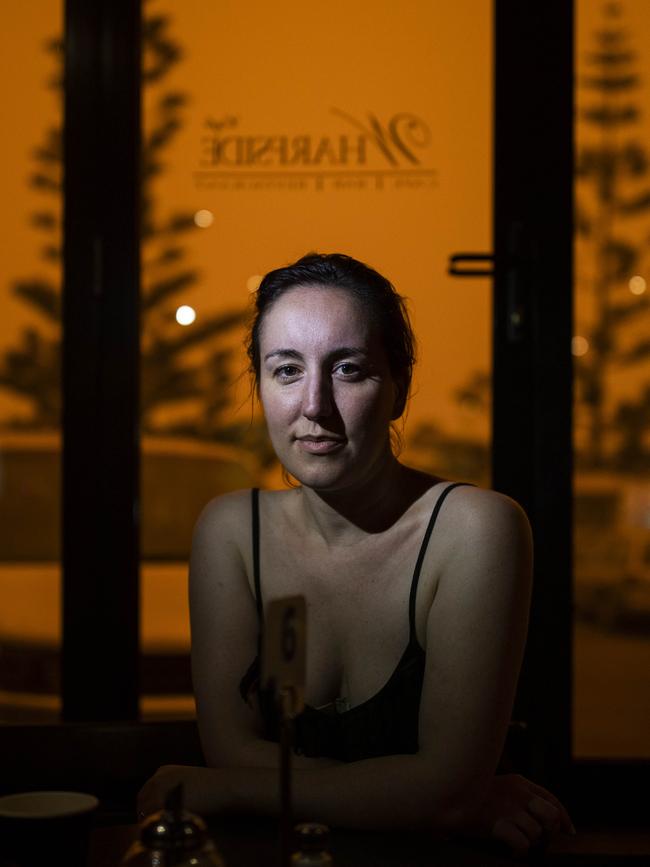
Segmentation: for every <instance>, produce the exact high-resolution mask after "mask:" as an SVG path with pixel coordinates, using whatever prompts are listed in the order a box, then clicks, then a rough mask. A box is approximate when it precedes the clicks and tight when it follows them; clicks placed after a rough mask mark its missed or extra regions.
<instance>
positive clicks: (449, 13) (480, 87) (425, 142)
mask: <svg viewBox="0 0 650 867" xmlns="http://www.w3.org/2000/svg"><path fill="white" fill-rule="evenodd" d="M491 5H492V4H491V3H490V2H488V0H485V2H479V3H477V2H476V0H461V2H458V3H454V4H452V5H451V6H450V5H449V4H432V3H429V2H424V0H418V2H411V3H408V4H406V5H405V6H404V5H402V6H398V5H397V4H395V3H393V2H387V0H386V2H378V3H375V4H373V7H372V14H369V7H368V5H367V4H354V3H352V4H350V3H347V2H346V3H344V2H342V0H336V2H334V3H330V4H329V5H328V10H327V13H328V14H327V15H326V16H324V15H323V13H322V9H321V7H320V6H318V4H304V3H298V2H296V0H282V2H279V3H273V4H268V3H263V2H261V0H260V2H254V3H248V4H244V5H242V4H205V3H201V2H185V3H172V2H166V3H162V2H161V3H159V4H156V6H155V7H152V9H151V10H149V9H148V7H146V10H147V11H146V13H145V14H146V15H148V16H149V15H150V16H151V17H149V18H148V20H147V24H146V27H145V30H146V32H147V34H148V40H149V42H148V52H147V58H148V59H147V64H146V70H148V71H149V80H148V83H147V84H146V85H145V96H144V128H145V138H146V141H147V143H148V146H147V150H146V151H145V153H146V155H147V167H148V169H149V173H148V174H147V176H146V181H145V201H146V204H147V209H146V214H145V241H144V246H143V265H144V268H143V271H144V296H145V302H144V304H145V314H144V319H143V326H142V327H143V331H142V345H143V353H144V372H143V394H144V396H145V405H144V415H143V440H142V448H143V462H144V470H143V472H144V489H143V490H144V493H143V545H144V550H143V557H144V563H143V576H144V578H143V587H144V593H143V600H144V605H143V607H144V612H143V647H144V664H145V669H146V670H147V671H149V676H150V678H151V680H150V681H149V683H148V685H146V691H147V692H148V693H149V695H152V694H154V693H155V691H156V689H158V690H159V693H158V694H159V695H160V692H161V691H162V688H163V686H165V677H164V676H163V675H161V676H158V675H156V674H155V670H156V668H157V669H158V671H163V670H164V668H163V666H164V665H166V664H168V665H170V668H169V671H172V670H173V671H176V672H178V673H180V674H182V666H181V665H180V663H179V665H178V666H175V667H174V668H172V667H171V661H172V660H175V661H176V662H177V663H178V662H179V659H180V657H181V655H184V654H186V653H187V649H188V642H189V636H188V626H187V606H186V602H185V594H186V586H185V582H186V561H187V554H188V550H189V544H190V528H191V525H192V524H193V522H194V520H195V519H196V517H197V515H198V512H199V510H200V509H201V507H202V506H203V505H204V504H205V503H206V502H207V501H208V500H209V499H210V498H211V497H212V496H214V495H215V494H217V493H219V492H221V491H226V490H229V489H232V488H237V487H250V486H251V485H253V484H256V485H261V486H274V485H282V479H281V474H280V471H279V468H278V466H277V464H276V463H275V461H274V459H273V455H272V453H271V452H270V449H269V445H268V442H267V440H266V436H265V433H264V429H263V425H262V421H261V418H260V414H259V410H258V408H257V406H255V405H253V404H252V403H251V400H250V383H249V381H248V378H247V375H246V372H245V371H246V358H245V355H244V353H243V350H242V342H243V338H244V333H245V332H244V325H245V320H246V314H247V310H248V306H249V301H250V293H251V291H254V289H255V288H256V286H257V283H258V281H259V279H260V275H262V274H264V273H265V272H266V271H268V270H269V269H271V268H273V267H277V266H279V265H281V264H285V263H288V262H290V261H293V260H295V259H297V258H298V257H299V256H301V255H302V254H304V253H306V252H308V251H310V250H318V251H321V252H333V251H339V252H344V253H348V254H350V255H353V256H355V257H357V258H359V259H361V260H363V261H366V262H368V263H369V264H370V265H372V266H374V267H375V268H377V269H378V270H379V271H381V272H383V273H385V274H386V275H387V276H388V277H389V278H390V279H391V280H392V281H393V282H394V284H395V285H396V287H397V289H398V290H399V291H400V292H401V293H403V294H405V295H406V296H408V298H409V299H410V306H411V311H412V314H413V320H414V325H415V329H416V333H417V334H418V336H419V341H420V364H419V367H418V370H417V372H416V377H415V384H414V395H413V399H412V401H411V405H410V409H409V415H408V423H407V425H406V428H405V434H404V441H405V451H404V457H405V459H406V461H407V462H409V463H412V464H415V465H417V466H420V467H423V468H426V469H429V470H432V471H434V472H438V473H440V474H442V475H445V476H448V477H450V478H459V479H466V480H471V481H475V482H479V483H484V484H485V483H489V478H488V475H489V471H488V465H489V442H488V437H489V433H488V432H489V426H490V418H489V404H490V351H491V347H490V283H489V281H488V280H487V279H485V278H479V279H472V280H468V281H466V282H463V281H460V280H453V279H452V278H450V277H449V276H447V261H448V257H449V255H450V254H451V253H454V252H458V251H464V250H470V251H480V252H484V251H489V249H490V246H491V81H492V70H491V62H492V61H491V54H490V52H491V11H492V10H491ZM154 9H155V11H154ZM342 21H345V26H344V27H341V22H342ZM468 21H471V22H472V26H471V27H468V26H467V23H468ZM306 34H308V37H307V36H306ZM154 73H155V74H154ZM185 308H191V310H188V309H185ZM183 316H187V318H186V319H183ZM194 316H195V318H193V317H194ZM156 654H159V660H158V665H157V666H156ZM154 681H156V683H157V686H156V687H155V688H154ZM185 682H186V683H187V680H186V681H185ZM180 685H182V681H179V682H177V683H176V684H175V685H174V684H172V683H171V678H170V681H169V682H167V684H166V686H167V690H168V692H173V691H175V690H176V689H177V687H178V686H180ZM188 688H189V686H188ZM156 701H157V703H156V705H155V712H158V711H159V710H160V709H161V707H162V708H163V710H164V699H163V698H159V699H157V700H156ZM151 702H152V699H151V698H147V699H145V711H146V712H149V710H150V709H151V708H152V707H153V705H152V704H151ZM170 710H172V711H173V710H174V709H173V708H172V707H171V705H170Z"/></svg>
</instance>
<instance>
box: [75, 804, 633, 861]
mask: <svg viewBox="0 0 650 867" xmlns="http://www.w3.org/2000/svg"><path fill="white" fill-rule="evenodd" d="M209 826H210V831H211V834H212V838H213V839H214V841H215V844H216V845H217V848H218V849H219V851H220V853H221V855H222V856H223V858H224V861H225V863H226V867H277V865H278V861H279V859H278V843H277V822H276V821H275V820H271V819H254V818H251V817H248V816H246V817H230V818H228V819H219V820H216V821H211V822H210V825H209ZM137 831H138V829H137V826H135V825H116V826H109V827H104V828H97V829H96V830H95V831H94V832H93V836H92V841H91V852H90V858H89V865H88V867H117V865H119V862H120V859H121V858H122V856H123V855H124V853H125V852H126V850H127V848H128V846H129V845H130V843H131V842H132V840H134V839H135V838H136V836H137ZM330 849H331V852H332V855H333V857H334V864H335V867H513V865H514V864H516V863H518V862H516V861H515V860H514V859H513V858H512V857H511V856H509V855H507V854H505V853H503V852H502V851H498V850H497V849H496V848H495V847H491V846H489V845H485V846H484V845H473V844H470V843H441V842H436V841H432V840H431V839H430V838H427V837H426V835H424V834H413V833H410V832H404V833H401V834H396V833H394V832H391V833H382V832H373V833H371V832H358V831H343V830H333V831H332V835H331V846H330ZM520 863H537V864H544V865H548V867H582V865H584V867H616V865H618V864H639V865H640V864H645V865H646V867H647V865H648V864H650V830H649V831H639V832H631V831H584V832H580V833H578V835H577V836H576V837H562V838H560V839H558V840H556V841H554V842H553V844H552V845H551V847H550V848H549V849H548V850H547V851H546V852H533V853H531V855H530V856H529V857H528V858H527V859H526V860H525V861H523V862H520Z"/></svg>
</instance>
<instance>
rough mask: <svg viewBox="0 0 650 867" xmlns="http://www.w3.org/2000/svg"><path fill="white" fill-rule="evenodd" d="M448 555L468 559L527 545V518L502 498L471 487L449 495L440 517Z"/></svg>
mask: <svg viewBox="0 0 650 867" xmlns="http://www.w3.org/2000/svg"><path fill="white" fill-rule="evenodd" d="M439 520H440V523H441V525H443V527H444V530H445V532H444V536H445V537H446V539H447V542H448V552H449V553H450V554H462V555H464V556H472V551H474V552H477V551H487V550H494V549H495V547H496V548H501V547H502V546H504V547H506V548H507V547H508V546H509V545H513V544H515V543H517V544H521V545H523V546H524V547H528V546H530V545H531V543H532V540H531V530H530V524H529V522H528V518H527V516H526V513H525V511H524V510H523V509H522V508H521V506H520V505H519V504H518V503H517V502H516V501H515V500H513V499H511V498H510V497H508V496H506V495H505V494H501V493H499V492H498V491H493V490H489V489H487V488H479V487H476V486H473V485H462V486H459V487H458V488H455V489H454V490H453V491H450V494H449V496H448V498H447V501H446V502H445V503H444V506H443V508H442V509H441V513H440V518H439Z"/></svg>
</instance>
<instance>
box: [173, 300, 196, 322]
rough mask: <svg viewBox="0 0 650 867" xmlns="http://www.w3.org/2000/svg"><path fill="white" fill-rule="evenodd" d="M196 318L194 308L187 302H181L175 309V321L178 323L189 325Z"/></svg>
mask: <svg viewBox="0 0 650 867" xmlns="http://www.w3.org/2000/svg"><path fill="white" fill-rule="evenodd" d="M195 319H196V310H195V309H194V308H193V307H190V306H189V304H182V305H181V306H180V307H179V308H178V310H177V311H176V321H177V322H178V324H179V325H191V324H192V323H193V322H194V320H195Z"/></svg>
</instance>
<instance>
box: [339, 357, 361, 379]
mask: <svg viewBox="0 0 650 867" xmlns="http://www.w3.org/2000/svg"><path fill="white" fill-rule="evenodd" d="M336 372H337V373H340V374H342V375H343V376H345V377H346V379H351V378H352V377H359V376H361V368H360V367H359V365H358V364H353V363H352V362H351V361H344V362H342V363H341V364H339V365H338V366H337V368H336Z"/></svg>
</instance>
